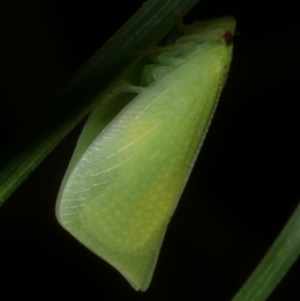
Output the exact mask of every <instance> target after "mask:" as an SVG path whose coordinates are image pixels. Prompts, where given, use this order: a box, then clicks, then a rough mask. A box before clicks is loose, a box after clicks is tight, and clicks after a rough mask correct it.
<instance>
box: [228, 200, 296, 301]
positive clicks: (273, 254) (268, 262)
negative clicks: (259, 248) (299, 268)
mask: <svg viewBox="0 0 300 301" xmlns="http://www.w3.org/2000/svg"><path fill="white" fill-rule="evenodd" d="M299 253H300V205H298V207H297V208H296V210H295V212H294V213H293V215H292V217H291V218H290V219H289V221H288V222H287V224H286V225H285V227H284V228H283V230H282V231H281V233H280V235H279V236H278V238H277V239H276V241H275V242H274V244H273V245H272V247H271V248H270V250H269V251H268V253H267V254H266V256H265V257H264V258H263V260H262V261H261V263H260V264H259V265H258V267H257V268H256V269H255V271H254V272H253V273H252V275H251V276H250V278H249V279H248V280H247V282H246V283H245V284H244V286H243V287H242V288H241V289H240V291H239V292H238V293H237V295H236V296H235V297H234V298H233V299H232V301H263V300H266V299H267V298H268V296H269V295H270V294H271V293H272V291H273V290H274V288H275V287H276V285H277V284H278V283H279V282H280V280H281V279H282V278H283V276H284V275H285V274H286V272H287V271H288V270H289V268H290V267H291V266H292V264H293V263H294V262H295V260H296V259H297V257H298V255H299Z"/></svg>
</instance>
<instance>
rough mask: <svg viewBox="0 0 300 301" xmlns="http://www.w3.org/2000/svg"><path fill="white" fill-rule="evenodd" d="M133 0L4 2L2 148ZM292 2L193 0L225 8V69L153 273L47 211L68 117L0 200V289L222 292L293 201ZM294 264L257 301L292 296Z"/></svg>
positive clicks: (151, 295) (251, 261) (299, 293)
mask: <svg viewBox="0 0 300 301" xmlns="http://www.w3.org/2000/svg"><path fill="white" fill-rule="evenodd" d="M142 2H143V1H118V2H115V1H78V2H74V1H62V0H57V1H54V0H52V1H50V0H39V1H33V0H27V1H21V0H19V1H10V0H6V1H3V0H2V1H1V9H0V11H1V14H2V17H1V19H2V21H3V24H2V26H1V40H2V43H1V44H2V46H1V50H0V51H1V56H0V58H1V73H2V74H1V84H2V88H1V98H0V99H1V101H0V114H1V118H0V130H1V148H0V154H3V153H4V152H5V150H6V149H8V147H9V146H16V147H18V145H20V143H21V142H22V141H23V140H24V137H26V134H27V133H28V132H30V131H31V130H32V129H34V127H36V122H35V121H36V120H37V119H38V118H40V116H42V114H43V113H44V112H45V111H47V108H48V107H49V105H51V103H52V102H53V100H54V97H55V95H56V94H57V92H58V91H59V89H60V88H61V86H62V85H63V84H64V83H65V82H66V81H67V80H68V79H69V78H70V77H71V76H72V75H73V74H74V73H75V72H76V70H78V68H80V66H81V65H82V64H83V63H84V62H85V61H86V60H87V59H89V58H90V56H91V55H93V54H94V53H95V51H96V50H97V49H98V48H99V47H100V46H101V45H102V44H103V43H104V42H105V41H106V40H107V39H108V38H109V37H110V36H111V35H112V34H113V33H114V32H115V31H116V30H117V29H118V28H119V27H120V26H121V25H122V24H123V23H124V22H125V21H126V20H127V19H128V18H129V17H130V16H131V15H132V14H133V13H134V12H135V11H136V10H137V9H138V8H139V7H140V5H141V4H142ZM291 3H292V1H283V2H281V3H280V4H276V3H275V2H273V1H251V2H250V1H248V2H246V1H214V0H210V1H209V0H203V1H201V2H200V4H198V5H197V6H196V7H195V8H194V9H193V10H192V11H191V12H190V14H189V15H188V16H187V17H186V21H187V23H188V22H189V21H193V20H194V19H199V18H207V17H217V16H223V15H227V14H230V15H233V16H234V17H235V18H236V20H237V24H238V26H237V32H236V37H235V48H234V56H233V62H232V67H231V71H230V74H229V78H228V82H227V85H226V88H225V89H224V91H223V94H222V98H221V101H220V105H219V107H218V110H217V113H216V115H215V118H214V121H213V124H212V126H211V129H210V131H209V134H208V136H207V139H206V142H205V144H204V147H203V148H202V151H201V154H200V156H199V158H198V160H197V163H196V166H195V168H194V170H193V173H192V176H191V178H190V180H189V182H188V185H187V187H186V189H185V191H184V193H183V196H182V198H181V201H180V203H179V206H178V208H177V210H176V213H175V215H174V217H173V218H172V221H171V223H170V226H169V228H168V231H167V235H166V238H165V241H164V244H163V247H162V250H161V254H160V257H159V261H158V264H157V268H156V271H155V274H154V277H153V282H152V284H151V286H150V288H149V290H148V291H147V292H146V293H139V292H135V291H134V290H133V289H132V288H131V287H130V286H129V284H128V283H127V282H126V281H125V280H124V279H123V278H122V277H121V276H120V275H119V274H118V272H116V271H115V270H114V269H113V268H111V267H110V266H109V265H108V264H106V263H105V262H104V261H102V260H101V259H99V258H98V257H97V256H96V255H94V254H92V253H91V252H90V251H88V250H87V249H85V248H84V247H83V246H81V245H80V244H79V243H78V242H77V241H76V240H75V239H73V238H72V237H71V236H70V235H69V234H68V233H66V232H65V231H64V230H63V229H62V228H61V227H60V226H59V225H58V223H57V222H56V219H55V215H54V206H55V200H56V195H57V192H58V189H59V185H60V181H61V179H62V177H63V174H64V171H65V170H66V167H67V164H68V160H69V159H70V157H71V154H72V150H73V148H74V145H75V143H76V139H77V137H78V135H79V133H80V129H81V127H82V124H81V125H79V126H78V127H77V128H76V129H75V130H74V131H73V132H72V133H71V134H70V135H69V136H68V137H67V138H66V139H65V140H64V141H63V142H62V143H61V144H60V145H59V146H58V147H57V149H56V150H55V151H54V152H52V154H51V155H50V156H49V157H48V158H47V159H46V160H45V161H44V162H43V163H42V164H41V166H40V167H39V168H38V169H37V170H36V171H35V172H34V173H33V174H32V175H31V176H30V177H29V179H28V180H27V181H25V182H24V184H23V185H22V186H21V187H20V188H19V189H18V190H17V191H16V192H15V193H14V195H13V196H12V197H11V198H10V200H9V201H8V202H7V203H6V204H5V205H4V206H3V207H2V208H1V209H0V260H1V264H0V283H1V290H0V299H1V300H63V299H64V300H66V299H70V300H71V299H82V300H118V301H119V300H162V299H164V300H191V299H194V298H195V297H196V298H197V299H199V300H230V298H231V297H232V296H233V295H234V294H235V292H236V291H237V290H238V288H239V287H240V286H241V285H242V284H243V282H244V281H245V280H246V278H247V276H248V275H249V274H250V273H251V271H252V270H253V268H254V267H255V266H256V264H257V263H258V262H259V261H260V259H261V258H262V256H263V255H264V253H265V252H266V251H267V249H268V248H269V246H270V245H271V243H272V241H273V240H274V239H275V237H276V236H277V234H278V233H279V231H280V229H281V228H282V227H283V225H284V224H285V222H286V221H287V219H288V217H289V215H290V214H291V213H292V212H293V210H294V208H295V206H296V205H297V203H298V201H299V194H300V191H299V188H298V187H299V178H300V176H299V170H300V159H299V153H300V152H299V151H300V149H299V145H298V144H299V143H297V142H298V139H297V137H299V129H300V119H299V117H298V116H299V112H300V110H299V109H300V107H299V100H300V99H299V86H300V85H299V75H298V74H299V68H300V58H299V46H300V42H299V32H300V25H299V12H298V10H297V9H296V7H295V6H292V5H291ZM299 277H300V265H299V263H296V264H295V265H294V266H293V268H292V269H291V270H290V271H289V273H288V274H287V276H286V277H285V278H284V279H283V281H282V282H281V284H280V285H279V286H278V288H277V289H276V290H275V291H274V292H273V294H272V296H271V297H270V298H269V299H268V300H272V301H275V300H298V299H300V287H299Z"/></svg>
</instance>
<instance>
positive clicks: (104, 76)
mask: <svg viewBox="0 0 300 301" xmlns="http://www.w3.org/2000/svg"><path fill="white" fill-rule="evenodd" d="M199 1H200V0H150V1H147V2H145V3H144V5H143V6H142V7H141V8H140V9H139V10H138V11H137V12H136V13H135V15H134V16H133V17H132V18H131V19H129V21H127V22H126V23H125V24H124V25H123V27H122V28H121V29H120V30H119V31H118V32H117V33H116V34H115V35H114V36H113V37H112V38H111V39H110V40H109V41H108V42H107V43H106V44H105V45H104V46H103V47H102V49H101V50H100V51H99V52H97V53H96V54H95V55H94V56H93V57H92V58H91V59H90V60H89V61H88V62H87V63H86V64H85V65H84V66H83V67H82V68H81V69H80V70H79V72H78V73H77V74H76V75H75V76H74V77H73V78H72V79H71V80H70V81H69V82H68V83H67V84H66V86H65V87H64V88H63V89H62V91H61V93H60V94H59V95H58V98H57V101H56V105H55V107H54V108H53V109H52V110H51V111H50V112H49V113H48V116H45V118H43V120H44V121H43V122H42V123H41V124H40V125H37V126H36V128H37V129H38V130H37V132H35V133H33V134H32V135H31V136H30V137H29V138H28V140H27V141H26V145H25V146H24V147H22V149H21V150H20V151H18V152H16V153H14V152H13V151H9V154H8V155H7V156H6V157H5V158H3V159H2V162H1V169H0V170H1V172H0V206H1V205H2V204H3V203H4V201H5V200H6V199H7V198H8V197H9V196H10V195H11V194H12V193H13V191H14V190H15V189H17V187H18V186H19V185H20V184H21V183H22V182H23V181H24V180H25V179H26V178H27V177H28V176H29V174H30V173H31V172H32V171H33V170H34V169H35V168H36V167H37V166H38V165H39V164H40V163H41V162H42V161H43V159H44V158H45V157H46V156H47V155H48V154H49V153H50V152H51V151H52V150H53V149H54V148H55V147H56V146H57V144H58V143H59V142H60V141H61V140H62V139H63V138H64V137H65V136H66V135H67V134H68V133H69V132H70V131H71V130H72V129H73V128H74V127H75V126H76V125H77V124H78V123H79V122H80V121H81V120H82V119H83V118H84V117H85V116H86V115H87V114H88V112H89V111H90V110H91V108H92V107H93V102H94V101H95V99H96V98H97V95H98V94H99V93H100V92H101V91H102V90H103V89H104V87H105V86H106V85H107V84H108V83H109V82H110V81H111V80H112V79H113V78H114V77H115V76H116V74H117V73H118V72H120V69H121V68H124V67H126V66H127V65H128V64H129V63H130V61H131V60H132V58H131V57H129V56H128V55H129V54H130V53H132V52H134V51H135V50H139V49H144V48H147V47H149V46H151V45H154V44H156V43H157V42H158V41H159V40H160V39H161V38H162V37H163V36H164V35H166V34H167V32H168V31H170V29H171V28H172V26H173V25H174V10H175V9H177V10H179V11H180V12H181V13H182V15H185V14H186V13H187V12H188V11H189V10H190V9H191V8H192V7H193V6H194V5H195V4H196V3H197V2H199Z"/></svg>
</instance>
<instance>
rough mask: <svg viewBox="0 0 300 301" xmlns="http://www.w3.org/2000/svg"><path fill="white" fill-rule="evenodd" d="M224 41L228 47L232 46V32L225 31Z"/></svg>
mask: <svg viewBox="0 0 300 301" xmlns="http://www.w3.org/2000/svg"><path fill="white" fill-rule="evenodd" d="M223 40H224V42H225V43H226V44H227V45H230V44H231V43H232V34H231V32H230V31H228V30H226V31H224V33H223Z"/></svg>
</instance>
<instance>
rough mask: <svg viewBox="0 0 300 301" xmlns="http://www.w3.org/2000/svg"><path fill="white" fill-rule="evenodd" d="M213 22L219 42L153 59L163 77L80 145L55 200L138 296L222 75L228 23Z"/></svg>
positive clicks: (70, 225) (227, 56)
mask: <svg viewBox="0 0 300 301" xmlns="http://www.w3.org/2000/svg"><path fill="white" fill-rule="evenodd" d="M206 22H207V21H206ZM211 22H213V25H214V29H213V33H216V32H217V31H215V27H216V22H217V23H218V26H219V27H217V28H219V29H220V31H221V34H220V35H218V39H211V38H209V39H208V41H204V42H203V41H201V43H194V44H195V46H192V48H190V49H189V51H188V53H186V52H185V51H183V53H179V54H178V51H177V50H178V48H176V51H175V52H172V51H171V52H170V53H168V54H167V55H166V53H164V54H163V56H160V57H158V58H157V61H158V63H157V64H156V68H155V67H153V73H155V72H156V71H157V70H158V69H157V68H161V67H166V65H167V67H168V68H167V69H165V70H167V71H165V72H161V71H160V72H157V74H156V75H154V82H153V83H152V84H150V85H149V87H148V88H146V89H145V90H144V92H141V93H140V94H139V95H138V96H137V97H135V98H134V99H133V101H132V102H130V103H129V104H128V105H127V106H126V107H125V108H124V109H123V110H122V111H121V112H120V113H119V114H118V115H117V116H116V117H115V118H114V119H113V120H112V121H111V122H110V123H109V124H108V125H107V126H106V127H105V128H104V130H103V131H101V133H100V134H99V135H97V136H96V134H94V135H93V139H90V140H93V141H92V142H91V143H90V145H88V143H86V144H85V147H84V151H81V152H80V155H78V156H77V159H76V160H75V161H74V162H75V163H73V164H72V166H71V167H70V170H69V172H68V173H67V176H66V178H65V179H64V184H63V186H62V188H61V191H60V194H59V198H58V203H57V216H58V219H59V221H60V223H61V224H62V226H63V227H64V228H66V229H67V230H68V231H69V232H70V233H71V234H72V235H74V236H75V237H76V238H77V239H78V240H79V241H80V242H82V243H83V244H84V245H85V246H87V247H88V248H89V249H91V250H92V251H93V252H95V253H96V254H97V255H99V256H100V257H102V258H103V259H105V260H106V261H107V262H109V263H110V264H111V265H113V266H114V267H115V268H116V269H117V270H118V271H119V272H120V273H122V274H123V275H124V277H125V278H126V279H127V280H128V281H129V282H130V283H131V285H132V286H133V287H134V288H135V289H137V290H139V289H141V290H143V291H144V290H146V289H147V288H148V286H149V283H150V281H151V278H152V275H153V272H154V268H155V265H156V261H157V257H158V254H159V250H160V247H161V244H162V241H163V238H164V235H165V231H166V228H167V225H168V223H169V221H170V218H171V216H172V214H173V212H174V210H175V208H176V205H177V203H178V200H179V198H180V195H181V193H182V191H183V189H184V186H185V184H186V181H187V179H188V176H189V174H190V172H191V168H192V166H193V164H194V161H195V159H196V156H197V154H198V152H199V149H200V146H201V144H202V142H203V139H204V137H205V134H206V132H207V129H208V126H209V123H210V121H211V118H212V115H213V112H214V109H215V107H216V103H217V100H218V98H219V95H220V91H221V89H222V87H223V85H224V82H225V80H226V76H227V73H228V68H229V64H230V60H231V52H232V45H231V44H230V45H228V44H227V43H226V42H224V40H223V38H222V37H223V36H222V33H224V32H225V31H227V30H230V31H231V32H232V33H233V31H234V21H233V19H232V18H223V19H220V20H213V21H211ZM224 24H226V26H225V27H224ZM193 39H194V38H192V40H193ZM187 43H189V42H187ZM183 44H186V42H184V43H183ZM174 53H175V55H174ZM170 58H172V60H171V61H170ZM166 62H167V63H166ZM170 62H171V63H170ZM170 66H171V68H169V67H170ZM155 79H156V80H155ZM93 119H94V120H95V116H94V117H93ZM93 122H95V121H93ZM87 145H88V146H87ZM79 147H80V146H79Z"/></svg>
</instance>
